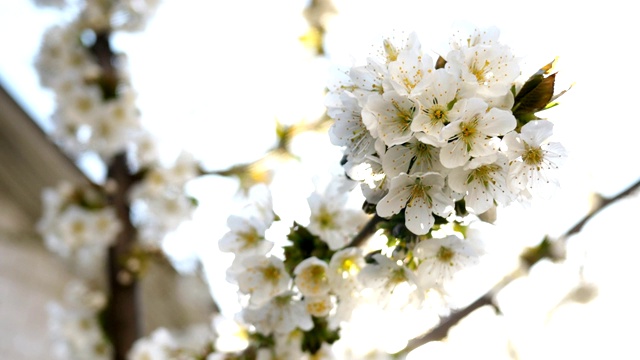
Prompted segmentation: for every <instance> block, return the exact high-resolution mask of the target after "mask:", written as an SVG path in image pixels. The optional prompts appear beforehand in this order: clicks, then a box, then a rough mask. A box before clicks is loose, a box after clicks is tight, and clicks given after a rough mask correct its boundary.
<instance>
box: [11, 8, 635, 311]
mask: <svg viewBox="0 0 640 360" xmlns="http://www.w3.org/2000/svg"><path fill="white" fill-rule="evenodd" d="M219 3H220V2H215V1H209V0H164V1H163V3H162V4H161V6H160V8H159V10H158V13H157V15H156V17H155V18H153V19H152V20H151V22H150V24H149V27H148V29H147V31H145V32H143V33H141V34H136V35H125V36H122V37H119V38H118V39H117V42H116V44H117V46H119V47H120V48H122V49H123V50H124V51H126V53H127V54H128V58H129V61H130V71H131V73H132V74H133V83H134V87H135V88H136V89H137V90H138V92H139V94H140V98H139V106H140V109H141V111H142V114H143V121H144V123H145V124H146V125H148V127H149V128H150V129H151V130H152V131H153V132H154V133H156V134H157V135H158V137H159V138H160V139H161V141H162V142H161V144H162V145H163V146H165V145H166V146H167V147H168V148H169V149H170V150H169V151H175V150H176V149H178V148H182V147H184V148H186V149H187V150H189V151H191V152H193V153H194V154H195V155H196V156H197V157H198V158H200V159H202V160H203V161H204V162H205V164H206V166H207V167H209V168H211V169H220V168H225V167H227V166H229V165H232V164H235V163H239V162H245V161H251V160H253V159H255V158H257V157H259V156H260V155H261V154H262V153H263V152H264V150H265V149H267V148H268V147H269V146H271V145H272V144H273V142H274V136H273V128H274V123H275V119H276V118H277V119H279V120H280V121H283V122H287V123H291V122H294V121H297V120H299V119H302V118H313V117H314V116H317V115H318V114H320V113H321V112H322V97H321V92H322V88H323V86H324V85H325V84H326V82H327V79H328V77H327V74H328V72H329V71H328V70H329V68H330V66H329V64H330V63H331V64H340V65H343V66H350V65H352V64H353V62H356V63H362V62H363V61H364V59H365V57H366V56H367V55H368V54H369V53H370V52H371V49H372V46H378V44H379V43H380V41H381V39H382V37H383V36H386V35H388V34H389V32H390V31H392V30H394V29H395V30H400V29H405V30H407V31H412V30H413V31H416V32H417V33H418V35H419V39H420V41H421V43H422V45H423V48H426V49H429V48H431V49H433V50H436V51H437V50H438V49H442V46H443V44H446V41H447V40H448V34H449V29H450V28H451V26H452V24H453V23H454V22H456V21H470V22H472V23H475V24H477V25H479V26H489V25H496V26H498V27H499V28H500V30H501V37H500V39H501V41H502V42H503V43H506V44H508V45H510V46H511V47H512V48H513V49H514V51H515V52H516V53H517V54H518V55H520V56H522V57H523V58H524V60H525V61H526V64H525V72H528V73H531V72H533V71H535V70H536V69H537V68H539V67H540V66H542V65H544V64H546V63H548V62H549V61H551V60H552V59H553V58H554V57H556V56H559V63H558V70H559V74H558V78H557V80H558V87H557V89H558V90H562V89H564V88H567V87H568V86H569V85H570V84H572V83H575V86H574V87H573V89H572V90H571V91H569V92H568V93H567V94H565V95H564V96H563V97H562V98H561V99H560V101H561V105H560V106H559V107H557V108H555V109H553V110H550V111H549V112H548V113H547V114H546V116H548V117H549V119H550V120H552V121H554V123H555V134H556V139H559V140H561V141H562V143H563V144H564V145H565V147H566V148H567V149H568V150H569V151H570V155H571V161H570V162H569V164H568V165H567V169H566V171H565V174H564V178H563V190H562V192H560V193H559V194H558V196H556V197H555V198H554V199H553V200H552V201H549V202H545V203H541V204H538V205H536V206H534V207H533V208H532V209H528V210H527V211H528V212H526V213H524V214H523V213H522V212H521V211H519V210H513V211H511V212H509V213H504V214H500V216H501V221H502V222H507V221H514V222H517V224H518V229H519V234H518V237H519V238H520V237H522V239H520V241H521V242H522V243H528V242H530V243H532V244H533V243H535V242H536V241H538V240H539V239H540V238H541V237H542V235H544V232H550V233H551V234H559V233H561V232H562V231H564V230H565V229H567V228H568V227H570V226H571V225H572V224H573V223H574V222H575V220H576V219H578V218H579V217H580V216H581V215H582V214H583V213H584V212H585V211H586V209H587V208H588V206H589V204H588V202H587V197H586V195H587V194H588V192H589V191H591V190H593V191H596V192H600V193H603V194H604V195H611V194H614V193H616V192H618V191H619V190H620V189H622V188H623V187H625V186H626V185H628V184H630V183H631V182H633V181H635V179H636V178H638V177H639V176H640V167H638V165H637V164H638V160H637V156H636V154H637V141H638V140H637V134H639V133H640V125H639V124H640V119H639V118H638V115H637V111H635V105H636V104H637V101H638V100H637V99H638V94H637V93H638V90H637V84H639V83H640V72H638V71H637V64H636V63H637V46H636V44H637V34H636V33H635V32H634V31H632V30H631V28H632V24H634V23H635V22H637V19H636V18H637V11H635V10H634V9H632V4H633V3H632V2H625V1H622V0H613V1H608V2H606V3H603V2H596V1H583V2H580V3H579V7H576V5H569V2H559V1H557V0H542V1H535V2H515V1H512V0H511V1H498V0H485V1H456V2H449V1H435V2H424V1H407V0H401V1H398V0H388V1H375V0H338V1H336V3H337V6H338V10H339V13H340V14H339V16H338V17H336V18H335V19H334V20H333V21H332V23H331V24H330V27H329V31H330V32H329V34H328V36H327V39H326V45H327V50H328V53H329V55H330V56H331V59H330V63H327V62H324V61H320V60H313V59H311V58H309V56H308V54H306V53H305V52H304V50H303V49H302V48H301V47H300V46H299V45H298V42H297V38H298V36H300V35H301V34H302V33H303V32H304V31H305V29H306V28H305V26H306V23H305V22H304V19H303V18H302V17H301V16H299V14H300V11H301V10H302V8H303V7H304V4H305V1H293V0H288V1H286V0H273V1H262V0H247V1H244V2H237V1H227V2H224V7H221V6H220V5H217V4H219ZM572 4H577V3H575V2H573V3H572ZM605 4H606V6H605ZM57 19H58V18H57V17H56V13H55V12H51V11H42V10H36V9H35V8H33V7H32V6H31V5H30V4H29V1H26V0H25V1H22V2H17V1H11V2H9V1H0V45H1V46H2V47H1V49H2V50H0V51H1V52H0V79H1V80H2V81H3V83H4V84H5V86H8V87H9V88H10V90H13V91H15V93H16V94H17V95H18V96H19V98H20V99H22V101H23V103H24V104H26V105H27V106H29V109H30V111H31V112H32V113H33V114H34V116H35V117H36V118H37V119H42V120H44V121H45V124H46V117H47V115H48V114H49V113H50V112H51V110H52V106H53V105H52V102H51V98H50V94H48V93H47V92H44V91H42V90H40V88H39V86H38V84H37V78H36V76H35V73H34V72H33V69H32V68H31V66H30V65H31V63H32V57H33V55H34V54H35V53H36V51H37V47H38V44H39V42H40V36H41V34H42V31H43V30H44V28H45V27H46V26H47V25H48V24H53V23H55V22H57V21H58V20H57ZM305 141H307V142H310V143H312V144H313V146H314V148H302V147H301V148H300V149H301V150H300V151H302V152H303V153H304V156H303V159H305V160H308V161H309V162H310V163H311V164H310V165H304V166H303V167H302V168H295V169H289V170H290V173H289V175H288V176H297V178H298V179H299V180H298V181H300V182H299V183H297V184H296V188H297V189H298V190H297V192H296V193H297V194H298V199H297V200H292V201H297V204H298V205H299V204H301V203H304V202H305V201H306V199H305V198H306V195H305V194H308V192H309V191H310V189H311V188H312V186H311V182H310V181H309V179H310V177H311V176H312V175H313V173H314V171H315V172H320V171H324V169H328V168H329V167H331V166H332V164H333V165H335V161H336V160H335V159H334V158H332V157H328V156H326V154H327V153H326V152H325V151H326V150H325V149H326V148H325V147H324V146H326V145H327V144H329V143H328V139H326V138H325V137H321V136H320V137H309V138H307V139H305ZM330 151H334V152H333V153H331V152H329V153H330V154H337V155H336V156H337V159H339V151H337V150H336V149H333V150H330ZM304 178H306V179H307V180H304ZM235 186H236V185H235V184H234V183H233V182H231V181H226V180H216V181H211V180H208V181H207V182H201V183H197V184H194V187H193V191H194V193H197V194H198V196H199V197H200V200H201V204H202V206H201V208H202V209H201V211H200V212H199V213H198V214H196V219H195V220H196V221H195V222H194V223H192V224H188V225H187V226H186V229H185V231H188V234H190V235H189V236H188V237H189V239H185V236H182V237H181V238H180V239H178V238H176V239H173V240H172V241H173V243H174V245H175V244H177V243H178V242H179V243H188V244H191V246H190V247H179V246H173V247H172V248H174V249H176V250H175V251H176V253H178V254H180V253H181V252H182V254H181V255H180V256H183V257H185V258H188V257H189V256H191V254H192V252H193V249H194V248H197V249H204V248H205V247H202V246H203V244H209V245H211V244H214V245H215V242H216V241H217V239H219V238H220V236H222V234H223V233H224V231H225V230H224V223H225V221H226V217H227V216H228V215H229V214H230V213H231V212H232V211H233V210H234V209H237V208H238V206H239V205H238V204H237V202H235V201H234V196H233V194H234V191H235ZM278 186H280V187H282V188H286V189H289V190H291V189H292V188H291V187H285V186H284V185H279V184H276V188H278ZM274 197H278V194H274ZM276 201H278V200H276ZM286 204H287V205H285V203H284V202H283V205H281V206H282V208H285V207H286V206H289V205H288V204H289V203H286ZM291 206H293V205H291ZM625 215H627V218H629V216H631V214H625ZM634 215H635V214H634ZM621 220H624V218H621ZM614 221H615V220H614ZM632 221H633V220H632ZM605 225H606V224H605ZM607 231H608V232H607ZM185 233H187V232H185ZM598 233H608V234H610V236H618V237H629V234H627V233H625V232H622V230H621V229H620V228H619V227H617V228H614V229H604V230H602V231H599V232H598ZM633 238H635V239H636V240H637V239H638V236H637V235H635V236H634V237H633ZM180 249H182V250H180ZM636 250H637V249H636ZM198 251H199V252H200V253H201V254H202V250H198ZM209 255H213V253H212V252H210V253H209ZM215 256H216V258H217V254H215ZM229 260H230V259H229V258H223V260H221V261H216V264H217V266H215V267H214V268H212V269H213V271H212V272H211V273H212V274H215V275H214V276H215V279H214V280H215V283H218V284H222V283H223V281H224V279H223V277H224V274H223V271H224V269H225V267H226V266H227V265H228V261H229ZM215 286H220V288H221V289H222V288H224V285H215ZM233 292H234V290H233V289H232V288H229V289H227V288H224V291H220V292H219V294H220V295H219V296H218V298H217V300H218V301H219V302H224V299H228V300H230V301H229V303H228V304H227V303H225V304H221V305H223V307H225V308H227V309H231V311H232V310H234V304H235V300H236V297H235V295H234V293H233Z"/></svg>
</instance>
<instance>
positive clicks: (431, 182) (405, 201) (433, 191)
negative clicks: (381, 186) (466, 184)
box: [376, 172, 453, 235]
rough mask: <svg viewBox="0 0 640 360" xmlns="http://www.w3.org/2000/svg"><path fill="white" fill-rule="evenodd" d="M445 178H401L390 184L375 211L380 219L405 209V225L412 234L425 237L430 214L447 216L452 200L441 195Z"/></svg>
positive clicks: (429, 222)
mask: <svg viewBox="0 0 640 360" xmlns="http://www.w3.org/2000/svg"><path fill="white" fill-rule="evenodd" d="M443 188H444V177H443V176H442V175H440V174H438V173H433V172H430V173H426V174H419V175H407V174H404V173H402V174H400V175H398V176H397V177H395V178H393V179H392V180H391V186H390V189H389V193H388V194H387V195H385V197H383V198H382V199H381V200H380V202H378V205H377V206H376V211H377V212H378V215H380V216H382V217H390V216H392V215H395V214H398V213H399V212H400V211H402V209H404V208H405V206H406V211H405V225H406V226H407V229H409V230H410V231H411V232H412V233H414V234H417V235H424V234H426V233H427V232H429V229H431V227H432V226H433V223H434V218H433V213H435V214H436V215H439V216H445V217H446V216H448V215H449V214H450V213H451V212H452V211H453V200H452V199H451V198H449V197H447V196H446V195H445V194H444V193H443Z"/></svg>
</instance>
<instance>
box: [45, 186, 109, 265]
mask: <svg viewBox="0 0 640 360" xmlns="http://www.w3.org/2000/svg"><path fill="white" fill-rule="evenodd" d="M42 202H43V207H44V210H43V215H42V218H41V219H40V220H39V222H38V226H37V229H38V232H39V233H40V234H41V235H42V237H43V238H44V240H45V244H46V246H47V248H48V249H49V250H50V251H52V252H54V253H55V254H57V255H59V256H61V257H63V258H66V259H70V258H72V257H84V256H88V258H86V259H84V260H83V262H85V263H92V262H94V261H95V259H94V258H93V256H100V255H101V254H102V253H104V251H105V250H106V248H107V247H109V246H110V245H111V244H113V242H114V240H115V237H116V235H117V234H118V233H119V232H120V230H121V225H120V222H119V220H118V218H117V216H116V213H115V210H114V209H113V208H112V207H110V206H108V204H107V199H106V198H105V197H104V196H103V195H102V194H101V193H100V192H98V191H95V190H94V189H91V188H86V189H81V188H74V187H72V186H70V185H69V184H66V183H63V184H60V185H59V186H58V187H57V188H49V189H45V191H44V192H43V194H42Z"/></svg>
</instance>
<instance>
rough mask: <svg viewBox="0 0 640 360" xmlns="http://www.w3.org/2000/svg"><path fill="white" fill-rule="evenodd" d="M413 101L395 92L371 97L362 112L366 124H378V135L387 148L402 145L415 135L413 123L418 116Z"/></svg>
mask: <svg viewBox="0 0 640 360" xmlns="http://www.w3.org/2000/svg"><path fill="white" fill-rule="evenodd" d="M416 110H417V109H416V105H415V104H414V103H413V101H411V100H409V99H408V98H406V97H404V96H402V95H400V94H398V93H397V92H395V91H390V92H385V93H384V95H382V96H380V95H371V97H370V98H369V102H368V103H367V105H366V107H365V108H364V110H363V111H362V120H363V121H364V122H365V124H368V123H374V124H377V133H378V134H377V135H378V137H380V138H381V139H382V140H383V141H384V143H385V144H386V145H387V146H392V145H397V144H402V143H404V142H406V141H408V140H409V139H410V138H411V136H412V135H413V131H411V122H412V121H413V118H414V116H415V115H416V114H417V111H416Z"/></svg>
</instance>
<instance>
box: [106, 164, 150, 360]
mask: <svg viewBox="0 0 640 360" xmlns="http://www.w3.org/2000/svg"><path fill="white" fill-rule="evenodd" d="M130 175H131V174H130V172H129V168H128V166H127V159H126V155H125V154H120V155H117V156H116V157H115V158H114V160H113V162H112V164H111V166H109V178H110V179H111V180H113V181H115V184H116V191H115V192H114V194H113V198H112V204H113V206H114V208H115V210H116V213H117V215H118V219H119V220H120V223H121V224H122V230H121V232H120V234H118V236H117V238H116V242H115V244H114V245H113V246H112V247H110V248H109V253H108V276H109V291H110V296H109V306H108V308H107V312H106V319H105V325H106V326H105V327H106V330H107V333H108V335H109V338H110V340H111V342H112V345H113V350H114V359H115V360H125V359H126V357H127V353H128V352H129V350H130V349H131V347H132V346H133V343H134V342H135V341H136V340H137V339H138V338H139V337H140V336H141V334H142V331H141V315H140V290H139V286H138V282H137V281H136V279H135V277H134V276H132V274H130V273H129V272H128V271H127V270H126V268H125V264H124V259H125V258H126V257H127V256H128V255H129V254H130V253H131V252H132V250H133V246H134V244H135V238H136V230H135V228H134V226H133V225H132V224H131V220H130V217H129V202H128V198H127V194H128V190H129V188H130V186H131V185H132V184H133V182H132V177H131V176H130Z"/></svg>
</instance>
